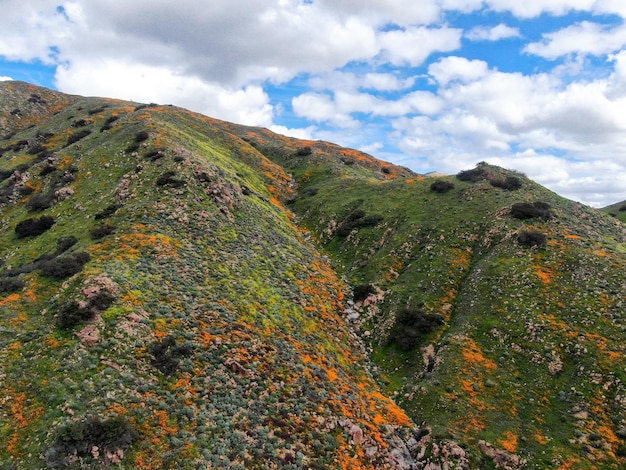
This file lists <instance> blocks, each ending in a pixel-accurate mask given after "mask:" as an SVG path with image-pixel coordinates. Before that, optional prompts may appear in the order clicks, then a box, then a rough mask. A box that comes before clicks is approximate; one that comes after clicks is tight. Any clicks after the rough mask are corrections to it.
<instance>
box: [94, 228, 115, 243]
mask: <svg viewBox="0 0 626 470" xmlns="http://www.w3.org/2000/svg"><path fill="white" fill-rule="evenodd" d="M114 231H115V227H114V226H113V225H109V224H102V225H98V226H97V227H94V228H92V229H91V230H90V231H89V236H90V237H91V239H92V240H100V239H101V238H104V237H106V236H108V235H111V234H112V233H113V232H114Z"/></svg>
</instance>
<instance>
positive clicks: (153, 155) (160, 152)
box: [144, 148, 165, 162]
mask: <svg viewBox="0 0 626 470" xmlns="http://www.w3.org/2000/svg"><path fill="white" fill-rule="evenodd" d="M164 156H165V149H161V148H159V149H153V150H150V151H149V152H147V153H146V154H145V155H144V158H147V159H149V160H150V161H151V162H156V161H157V160H158V159H160V158H163V157H164Z"/></svg>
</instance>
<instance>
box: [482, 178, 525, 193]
mask: <svg viewBox="0 0 626 470" xmlns="http://www.w3.org/2000/svg"><path fill="white" fill-rule="evenodd" d="M489 184H491V186H494V187H496V188H502V189H506V190H507V191H517V190H518V189H520V188H521V187H522V180H521V179H519V178H518V177H517V176H507V177H506V178H505V179H503V180H501V179H492V180H489Z"/></svg>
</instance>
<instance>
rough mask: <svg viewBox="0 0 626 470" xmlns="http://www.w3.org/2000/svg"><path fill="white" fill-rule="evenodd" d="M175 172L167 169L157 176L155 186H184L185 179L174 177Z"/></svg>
mask: <svg viewBox="0 0 626 470" xmlns="http://www.w3.org/2000/svg"><path fill="white" fill-rule="evenodd" d="M175 176H176V173H175V172H173V171H168V172H166V173H163V174H162V175H161V176H159V177H158V178H157V180H156V185H157V186H170V187H172V188H180V187H181V186H185V184H186V183H185V181H183V180H181V179H178V178H175Z"/></svg>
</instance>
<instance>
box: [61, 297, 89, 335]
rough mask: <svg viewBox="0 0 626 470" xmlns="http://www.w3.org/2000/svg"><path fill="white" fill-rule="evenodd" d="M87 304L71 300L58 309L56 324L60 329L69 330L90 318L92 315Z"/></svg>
mask: <svg viewBox="0 0 626 470" xmlns="http://www.w3.org/2000/svg"><path fill="white" fill-rule="evenodd" d="M94 314H95V312H93V311H92V310H91V309H90V308H89V306H88V305H84V304H81V303H79V302H78V301H76V300H72V301H70V302H68V303H66V304H65V305H63V306H62V307H61V308H60V309H59V314H58V316H57V326H58V327H59V328H61V329H62V330H70V329H72V328H74V327H75V326H76V325H79V324H80V323H83V322H85V321H87V320H90V319H91V318H92V317H93V316H94Z"/></svg>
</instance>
